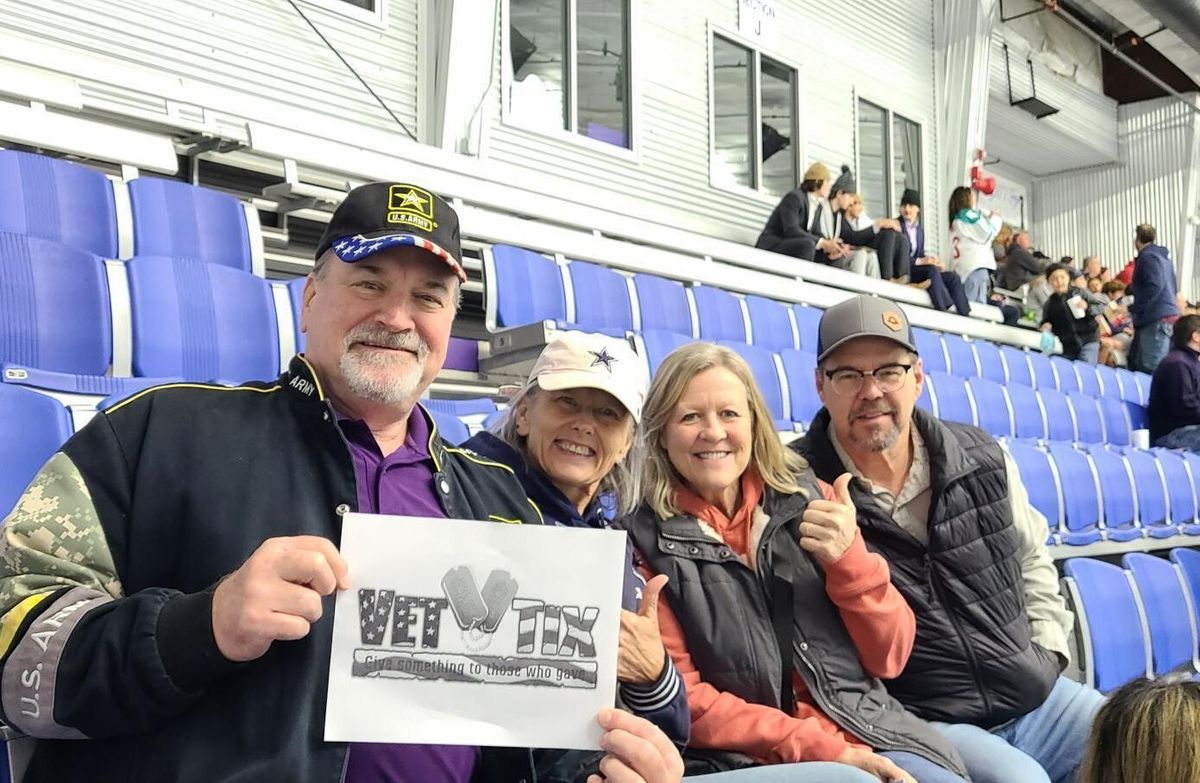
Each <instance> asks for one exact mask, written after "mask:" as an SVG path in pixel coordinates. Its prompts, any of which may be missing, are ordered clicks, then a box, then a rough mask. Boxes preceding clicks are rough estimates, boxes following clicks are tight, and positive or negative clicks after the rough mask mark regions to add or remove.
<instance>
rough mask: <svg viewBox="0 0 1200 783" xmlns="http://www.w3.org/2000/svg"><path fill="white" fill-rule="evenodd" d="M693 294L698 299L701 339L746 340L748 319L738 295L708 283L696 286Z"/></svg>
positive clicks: (717, 340) (697, 312)
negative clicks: (743, 312) (744, 314)
mask: <svg viewBox="0 0 1200 783" xmlns="http://www.w3.org/2000/svg"><path fill="white" fill-rule="evenodd" d="M692 296H693V297H695V300H696V316H697V318H698V319H699V320H700V339H701V340H709V341H711V342H721V341H724V340H728V341H731V342H736V343H745V342H746V320H745V317H744V316H743V315H742V305H741V303H740V302H739V301H738V298H737V297H736V296H734V295H733V294H731V293H729V292H728V291H723V290H721V289H720V288H714V287H713V286H707V285H698V286H696V287H694V288H693V289H692Z"/></svg>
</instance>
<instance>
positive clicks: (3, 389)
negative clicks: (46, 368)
mask: <svg viewBox="0 0 1200 783" xmlns="http://www.w3.org/2000/svg"><path fill="white" fill-rule="evenodd" d="M69 437H71V416H70V414H69V413H67V409H66V408H64V407H63V406H62V403H60V402H59V401H58V400H56V399H54V398H52V397H47V396H46V395H44V394H39V393H38V392H35V391H32V390H31V389H23V388H21V387H20V386H5V385H3V384H0V519H3V518H4V517H6V516H8V512H9V511H11V510H12V507H13V506H14V505H15V504H16V502H17V499H18V498H19V497H21V493H22V492H24V491H25V487H27V486H28V485H29V482H30V481H32V480H33V477H34V475H35V474H36V473H37V472H38V469H39V468H41V467H42V464H43V463H44V462H45V461H46V460H48V459H50V455H51V454H53V453H54V452H55V451H57V450H58V447H59V446H61V445H62V444H63V443H64V442H65V441H66V439H67V438H69Z"/></svg>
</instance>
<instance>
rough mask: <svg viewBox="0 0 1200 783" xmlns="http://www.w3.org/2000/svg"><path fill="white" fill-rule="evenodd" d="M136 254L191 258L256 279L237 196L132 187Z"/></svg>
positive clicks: (141, 183)
mask: <svg viewBox="0 0 1200 783" xmlns="http://www.w3.org/2000/svg"><path fill="white" fill-rule="evenodd" d="M129 203H130V206H131V207H132V209H133V252H134V255H138V256H166V257H169V258H192V259H196V260H199V261H204V262H206V263H209V264H220V265H221V266H226V267H231V268H233V269H237V270H240V271H242V272H250V273H253V272H254V271H255V269H254V251H253V249H252V247H251V244H250V229H249V227H248V226H247V224H246V210H245V208H244V207H243V206H242V203H241V202H240V201H238V200H237V199H236V198H234V197H233V196H230V195H228V194H225V193H219V192H217V191H215V190H210V189H208V188H201V187H197V186H195V185H189V184H187V183H186V182H178V181H176V180H172V179H160V178H158V177H138V178H137V179H134V180H130V182H129Z"/></svg>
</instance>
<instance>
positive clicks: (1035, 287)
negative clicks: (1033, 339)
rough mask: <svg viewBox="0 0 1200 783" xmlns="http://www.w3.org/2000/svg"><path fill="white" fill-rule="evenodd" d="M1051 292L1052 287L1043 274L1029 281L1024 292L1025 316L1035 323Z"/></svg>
mask: <svg viewBox="0 0 1200 783" xmlns="http://www.w3.org/2000/svg"><path fill="white" fill-rule="evenodd" d="M1043 258H1044V257H1043ZM1045 260H1046V261H1049V259H1045ZM1053 293H1054V289H1053V288H1051V287H1050V283H1049V282H1047V281H1046V276H1045V275H1041V276H1040V277H1035V278H1034V279H1033V280H1031V281H1029V289H1028V290H1027V291H1026V292H1025V317H1026V318H1027V319H1029V320H1030V321H1033V322H1035V323H1036V322H1037V321H1038V319H1039V318H1041V317H1042V310H1044V309H1045V308H1046V300H1047V299H1049V298H1050V295H1051V294H1053Z"/></svg>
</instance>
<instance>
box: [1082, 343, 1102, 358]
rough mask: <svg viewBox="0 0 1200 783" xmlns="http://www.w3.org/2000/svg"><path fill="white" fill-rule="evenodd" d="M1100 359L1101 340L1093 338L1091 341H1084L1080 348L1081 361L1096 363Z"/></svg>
mask: <svg viewBox="0 0 1200 783" xmlns="http://www.w3.org/2000/svg"><path fill="white" fill-rule="evenodd" d="M1099 360H1100V341H1099V340H1092V341H1091V342H1090V343H1084V344H1083V346H1082V347H1081V348H1080V349H1079V361H1081V362H1087V363H1088V364H1095V363H1096V362H1098V361H1099Z"/></svg>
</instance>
